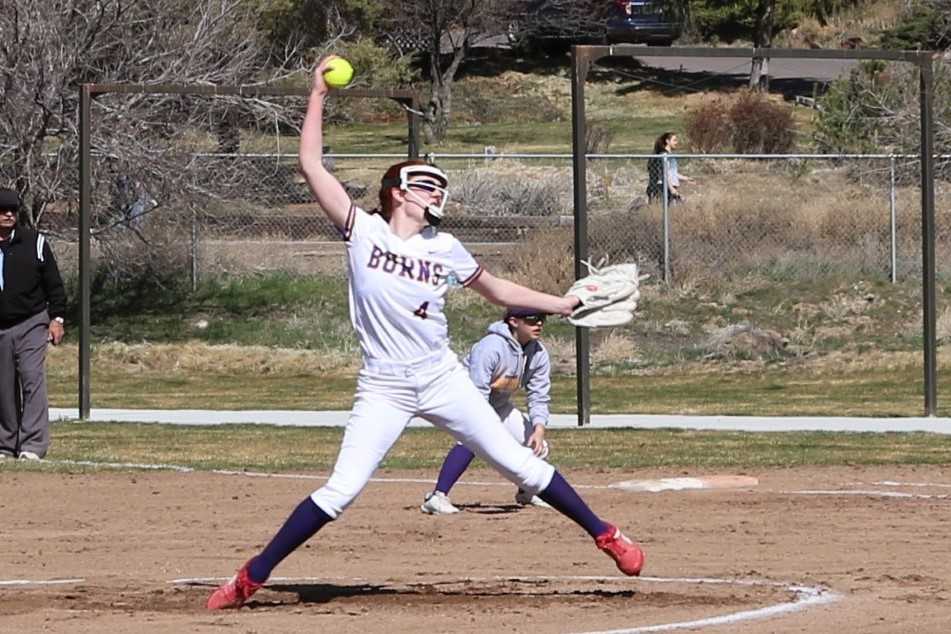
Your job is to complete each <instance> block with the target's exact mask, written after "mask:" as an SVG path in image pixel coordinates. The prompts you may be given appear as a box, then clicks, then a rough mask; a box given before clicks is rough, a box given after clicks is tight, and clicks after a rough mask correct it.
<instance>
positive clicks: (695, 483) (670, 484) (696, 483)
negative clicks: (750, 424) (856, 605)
mask: <svg viewBox="0 0 951 634" xmlns="http://www.w3.org/2000/svg"><path fill="white" fill-rule="evenodd" d="M46 462H48V463H50V464H62V465H75V466H81V467H101V468H104V469H143V470H150V471H175V472H178V473H213V474H216V475H227V476H244V477H247V478H272V479H282V480H314V481H325V480H327V477H328V476H322V475H314V474H309V473H269V472H264V471H245V470H240V469H209V470H207V471H199V470H196V469H194V468H192V467H185V466H183V465H176V464H161V463H159V464H149V463H135V462H94V461H91V460H47V461H46ZM370 482H376V483H384V484H425V485H431V484H434V483H435V480H432V479H429V478H370ZM757 484H758V481H757V479H756V478H751V477H748V476H722V475H714V476H699V477H687V478H684V477H678V478H660V479H653V480H626V481H623V482H612V483H610V484H575V485H573V486H574V488H576V489H620V490H623V491H629V492H646V493H657V492H660V491H686V490H692V489H719V488H741V487H747V488H748V487H755V486H757ZM458 485H462V486H482V487H511V486H512V484H511V483H510V482H504V481H491V482H486V481H481V480H460V481H459V482H458V483H457V486H458Z"/></svg>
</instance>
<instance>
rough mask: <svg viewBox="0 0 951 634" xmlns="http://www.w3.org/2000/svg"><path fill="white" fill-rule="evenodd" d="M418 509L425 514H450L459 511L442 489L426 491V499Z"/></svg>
mask: <svg viewBox="0 0 951 634" xmlns="http://www.w3.org/2000/svg"><path fill="white" fill-rule="evenodd" d="M419 510H420V511H422V512H423V513H426V514H427V515H452V514H453V513H458V512H459V509H457V508H456V507H455V506H453V505H452V502H450V501H449V497H448V496H446V494H445V493H443V492H442V491H433V492H432V493H427V494H426V500H425V501H424V502H423V505H422V506H420V507H419Z"/></svg>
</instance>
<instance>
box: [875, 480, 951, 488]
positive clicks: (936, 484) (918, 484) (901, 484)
mask: <svg viewBox="0 0 951 634" xmlns="http://www.w3.org/2000/svg"><path fill="white" fill-rule="evenodd" d="M872 484H877V485H879V486H883V487H933V488H936V489H951V484H941V483H939V482H896V481H894V480H882V481H881V482H873V483H872Z"/></svg>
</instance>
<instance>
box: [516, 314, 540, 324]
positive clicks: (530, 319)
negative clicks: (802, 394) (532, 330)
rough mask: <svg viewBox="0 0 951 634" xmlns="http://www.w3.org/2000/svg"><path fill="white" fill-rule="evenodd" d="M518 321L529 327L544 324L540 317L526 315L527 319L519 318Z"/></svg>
mask: <svg viewBox="0 0 951 634" xmlns="http://www.w3.org/2000/svg"><path fill="white" fill-rule="evenodd" d="M519 319H521V320H522V321H524V322H525V323H526V324H528V325H529V326H534V325H535V324H543V323H545V318H544V317H543V316H541V315H528V316H527V317H519Z"/></svg>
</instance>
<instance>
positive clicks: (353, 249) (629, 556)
mask: <svg viewBox="0 0 951 634" xmlns="http://www.w3.org/2000/svg"><path fill="white" fill-rule="evenodd" d="M332 59H333V56H331V57H328V58H324V59H323V60H322V61H321V62H320V64H318V66H317V69H316V72H315V73H314V85H313V89H312V91H311V95H310V101H309V104H308V107H307V114H306V116H305V118H304V124H303V127H302V129H301V138H300V165H301V170H302V172H303V174H304V176H305V178H306V179H307V183H308V185H309V186H310V189H311V191H312V192H313V193H314V197H315V198H316V199H317V202H318V204H320V206H321V208H322V209H323V210H324V212H325V213H326V214H327V217H328V218H329V219H330V221H331V222H333V224H334V225H335V226H336V227H337V229H339V231H340V235H341V237H342V238H343V240H344V243H345V245H346V250H347V264H348V275H347V277H348V281H349V291H350V320H351V322H352V323H353V327H354V329H355V330H356V332H357V337H358V339H359V341H360V346H361V349H362V352H363V367H362V368H361V370H360V373H359V376H358V381H357V393H356V397H355V400H354V405H353V411H352V412H351V414H350V419H349V421H348V422H347V427H346V430H345V431H344V436H343V441H342V444H341V446H340V453H339V455H338V456H337V462H336V464H335V465H334V468H333V472H332V473H331V475H330V479H329V480H328V481H327V483H326V484H325V485H324V486H323V487H321V488H320V489H318V490H317V491H315V492H314V493H312V494H311V495H310V496H309V497H307V498H305V499H304V500H303V501H302V502H301V503H300V504H299V505H298V506H297V508H295V509H294V511H293V512H292V513H291V515H290V517H288V519H287V520H286V521H285V522H284V525H283V526H282V527H281V528H280V529H279V530H278V532H277V534H276V535H274V537H273V538H272V539H271V541H270V542H269V543H268V545H267V546H265V548H264V550H262V551H261V552H260V553H259V554H258V555H256V556H254V557H252V558H251V559H250V560H248V561H247V562H246V563H245V564H244V565H243V566H241V568H240V569H239V570H238V572H237V574H235V576H234V577H233V578H232V579H231V580H230V581H228V582H227V583H225V584H223V585H222V586H221V587H219V588H218V589H217V590H215V592H214V593H212V595H211V596H210V597H209V599H208V603H207V606H208V608H210V609H220V608H237V607H240V606H241V605H242V604H244V603H245V602H246V601H247V600H248V598H249V597H250V596H251V595H253V594H254V593H255V592H256V591H257V590H258V589H259V588H260V587H261V586H262V585H263V584H264V582H265V581H266V580H267V579H268V577H269V576H270V575H271V571H272V570H273V569H274V568H275V567H276V566H277V565H278V564H279V563H280V562H281V561H282V560H283V559H284V558H285V557H287V556H288V555H289V554H290V553H291V552H293V551H294V550H295V549H296V548H298V547H299V546H300V545H301V544H303V543H304V542H305V541H307V540H308V539H310V538H311V537H312V536H313V535H314V534H315V533H316V532H317V531H318V530H320V529H321V527H323V526H324V525H325V524H327V523H328V522H330V521H332V520H335V519H337V517H339V516H340V514H341V513H342V512H343V511H344V509H346V508H347V507H348V506H349V505H350V504H351V503H352V502H353V501H354V499H356V497H357V495H359V493H360V491H361V490H363V487H364V486H365V485H366V483H367V482H368V481H369V479H370V477H371V476H372V474H373V472H374V470H375V469H376V468H377V466H378V465H379V463H380V461H381V460H382V459H383V457H384V456H385V455H386V453H387V451H388V450H389V449H390V447H392V445H393V443H394V442H396V440H397V438H399V436H400V434H401V433H402V432H403V429H404V428H405V427H406V425H407V424H408V423H409V421H410V419H411V418H413V416H420V417H422V418H425V419H426V420H429V421H430V422H432V423H433V424H434V425H436V426H437V427H441V428H443V429H445V430H446V431H448V432H449V433H450V434H452V435H453V436H454V437H455V439H456V440H458V441H459V442H461V443H463V444H464V445H466V446H467V447H469V448H471V449H472V450H473V451H474V452H475V453H476V454H477V455H478V456H479V457H480V458H482V459H483V460H485V461H486V462H487V463H488V464H490V465H492V466H493V467H494V468H495V469H497V470H498V471H499V472H500V473H501V474H502V475H504V476H505V477H506V478H508V479H509V480H511V481H512V482H514V483H515V484H516V485H518V486H519V487H520V488H522V489H524V490H525V491H527V492H529V493H531V494H533V495H535V494H537V495H539V496H540V497H541V498H542V499H543V500H545V501H546V502H547V503H549V504H550V505H552V506H553V507H554V508H555V509H557V510H559V511H561V512H562V513H564V514H565V515H567V516H568V517H569V518H571V519H572V520H574V521H575V522H576V523H578V524H579V525H580V526H581V527H582V528H583V529H584V530H585V531H587V532H588V534H589V535H591V536H592V537H593V538H594V540H595V543H596V544H597V546H598V548H600V549H601V550H603V551H604V552H606V553H607V554H608V555H610V556H611V557H612V558H613V559H614V561H615V562H616V563H617V565H618V567H619V568H620V569H621V571H622V572H624V573H626V574H629V575H636V574H639V573H640V570H641V566H642V565H643V562H644V555H643V553H642V552H641V549H640V547H638V546H637V545H636V544H634V543H633V542H631V540H629V539H628V538H627V537H625V536H624V535H623V534H622V533H621V531H620V530H618V529H617V528H616V527H615V526H613V525H611V524H609V523H607V522H605V521H603V520H602V519H601V518H599V517H598V516H597V515H595V514H594V513H593V512H592V511H591V509H589V508H588V506H587V505H586V504H585V503H584V501H582V499H581V498H580V497H579V496H578V494H577V493H576V492H575V490H574V489H573V488H572V487H571V486H570V485H569V484H568V483H567V482H566V481H565V479H564V478H563V477H562V476H561V475H560V474H559V473H558V472H557V471H555V469H554V468H553V467H552V466H551V465H549V464H548V463H546V462H545V461H543V460H541V459H540V458H538V457H537V456H536V455H535V454H534V453H533V452H532V450H531V449H529V448H528V447H525V446H523V445H521V444H520V443H519V442H517V441H516V440H515V439H514V438H512V437H511V436H510V435H508V434H498V433H496V432H495V430H493V429H492V428H491V427H490V426H487V425H486V424H485V422H486V421H487V420H490V419H492V418H494V417H495V416H496V414H495V412H494V411H493V410H492V407H491V406H490V405H489V403H488V402H487V401H486V400H485V398H483V396H482V395H481V394H480V393H479V391H478V390H477V389H476V387H475V385H473V383H472V381H471V380H470V379H469V375H468V373H467V372H466V370H465V368H464V367H462V364H460V363H459V361H458V359H457V358H456V356H455V355H454V354H453V353H452V352H451V351H450V349H449V346H448V331H447V325H446V316H445V315H444V314H443V305H444V302H445V295H446V292H447V291H448V289H449V286H450V284H456V283H458V284H461V285H463V286H467V287H470V288H473V289H475V290H476V291H477V292H478V293H480V294H481V295H482V296H483V297H485V298H486V299H488V300H489V301H491V302H493V303H496V304H499V305H502V306H511V305H519V306H526V307H529V308H533V309H535V310H538V311H541V312H546V313H554V314H559V315H567V314H570V313H571V311H572V309H573V308H574V307H575V306H577V305H578V303H579V301H578V298H576V297H573V296H566V297H556V296H554V295H548V294H545V293H540V292H537V291H533V290H530V289H528V288H525V287H523V286H520V285H518V284H514V283H512V282H508V281H505V280H502V279H499V278H496V277H494V276H493V275H491V274H489V273H488V272H487V271H484V270H483V269H482V267H480V266H479V264H478V263H477V262H476V261H475V260H474V259H473V257H472V256H471V255H470V254H469V252H468V251H467V250H466V249H465V248H464V247H463V246H462V244H460V243H459V241H458V240H456V239H455V238H454V237H452V236H451V235H449V234H448V233H441V232H438V231H437V230H436V226H437V225H438V224H439V221H440V219H441V218H442V216H443V209H444V206H445V204H446V197H447V190H446V186H447V184H448V181H447V178H446V175H445V174H444V173H443V172H442V171H441V170H439V169H438V168H435V167H433V166H430V165H427V164H425V163H424V162H421V161H406V162H403V163H398V164H396V165H393V166H391V167H390V168H389V169H387V170H386V172H385V173H384V174H383V178H382V181H381V186H380V208H379V209H378V210H377V211H375V212H373V213H367V212H365V211H363V210H362V209H359V208H357V207H356V206H355V205H354V204H353V202H352V201H351V200H350V197H349V196H348V195H347V192H346V190H344V188H343V186H342V185H341V183H340V182H339V181H338V180H337V179H336V178H335V177H334V176H333V175H332V174H330V173H329V172H328V171H327V170H326V169H325V168H324V166H323V164H322V160H321V159H322V146H323V103H324V97H325V96H326V94H327V85H326V83H325V82H324V79H323V71H324V69H325V67H326V66H327V63H328V62H329V61H330V60H332Z"/></svg>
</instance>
